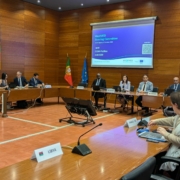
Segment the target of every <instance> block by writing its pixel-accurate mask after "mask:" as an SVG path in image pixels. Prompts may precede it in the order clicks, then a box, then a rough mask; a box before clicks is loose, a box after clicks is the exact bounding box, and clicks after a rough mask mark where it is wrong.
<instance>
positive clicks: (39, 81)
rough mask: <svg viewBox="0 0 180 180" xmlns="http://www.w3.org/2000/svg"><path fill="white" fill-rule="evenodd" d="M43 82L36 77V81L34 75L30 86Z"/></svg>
mask: <svg viewBox="0 0 180 180" xmlns="http://www.w3.org/2000/svg"><path fill="white" fill-rule="evenodd" d="M42 83H43V82H42V81H41V80H39V79H36V83H35V81H34V77H33V78H31V79H30V81H29V86H33V87H36V86H37V85H38V84H42Z"/></svg>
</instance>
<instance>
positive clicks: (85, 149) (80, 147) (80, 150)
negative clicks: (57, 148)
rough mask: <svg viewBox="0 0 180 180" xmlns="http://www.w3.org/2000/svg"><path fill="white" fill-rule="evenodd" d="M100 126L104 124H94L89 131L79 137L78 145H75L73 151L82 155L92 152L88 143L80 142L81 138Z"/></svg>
mask: <svg viewBox="0 0 180 180" xmlns="http://www.w3.org/2000/svg"><path fill="white" fill-rule="evenodd" d="M98 126H102V123H100V124H98V125H97V126H94V127H93V128H92V129H90V130H89V131H87V132H85V133H84V134H82V135H81V136H80V137H79V138H78V142H77V146H75V147H74V148H73V150H72V153H75V154H79V155H81V156H85V155H87V154H90V153H92V151H91V150H90V149H89V148H88V146H87V145H86V144H80V138H81V137H82V136H84V135H85V134H87V133H88V132H90V131H92V130H93V129H95V128H97V127H98Z"/></svg>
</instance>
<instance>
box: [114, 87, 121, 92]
mask: <svg viewBox="0 0 180 180" xmlns="http://www.w3.org/2000/svg"><path fill="white" fill-rule="evenodd" d="M113 89H115V91H116V92H120V91H121V86H113Z"/></svg>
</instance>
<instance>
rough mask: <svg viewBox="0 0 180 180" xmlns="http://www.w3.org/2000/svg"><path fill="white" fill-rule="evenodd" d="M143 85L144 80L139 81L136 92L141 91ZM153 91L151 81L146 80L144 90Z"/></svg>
mask: <svg viewBox="0 0 180 180" xmlns="http://www.w3.org/2000/svg"><path fill="white" fill-rule="evenodd" d="M143 86H144V82H140V83H139V87H138V89H137V92H139V91H141V90H142V88H143ZM152 91H153V83H152V82H150V81H147V82H146V91H145V92H152Z"/></svg>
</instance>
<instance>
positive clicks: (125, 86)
mask: <svg viewBox="0 0 180 180" xmlns="http://www.w3.org/2000/svg"><path fill="white" fill-rule="evenodd" d="M119 86H120V87H121V92H129V91H130V88H131V82H130V81H128V77H127V75H124V76H123V78H122V80H121V81H120V84H119ZM118 99H119V102H120V103H121V107H123V109H124V108H125V106H126V104H127V100H128V99H129V95H122V94H120V95H119V96H118Z"/></svg>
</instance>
